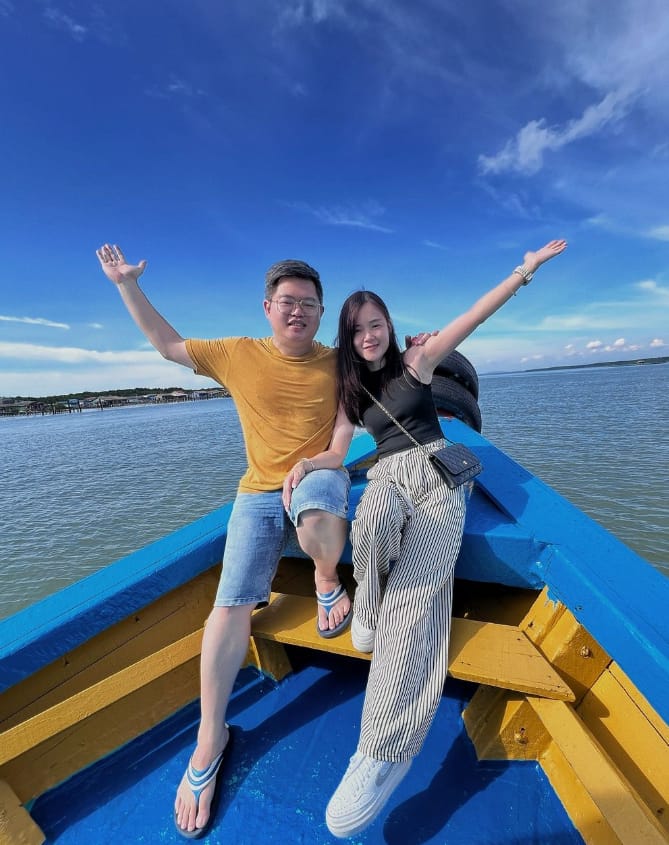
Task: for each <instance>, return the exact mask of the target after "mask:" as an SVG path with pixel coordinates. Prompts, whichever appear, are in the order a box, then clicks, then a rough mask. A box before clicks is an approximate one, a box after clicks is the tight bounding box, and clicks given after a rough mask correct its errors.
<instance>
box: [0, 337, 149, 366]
mask: <svg viewBox="0 0 669 845" xmlns="http://www.w3.org/2000/svg"><path fill="white" fill-rule="evenodd" d="M0 358H7V359H18V360H21V361H26V362H28V361H42V362H46V363H52V364H75V365H77V364H90V363H96V364H126V365H135V366H137V365H142V364H147V363H150V362H152V361H155V360H163V359H162V358H161V356H160V355H159V353H158V352H156V351H155V350H151V351H150V352H149V351H146V352H143V351H138V350H129V351H122V352H112V351H108V352H99V351H97V350H94V349H81V348H78V347H75V346H40V345H38V344H33V343H10V342H7V341H0Z"/></svg>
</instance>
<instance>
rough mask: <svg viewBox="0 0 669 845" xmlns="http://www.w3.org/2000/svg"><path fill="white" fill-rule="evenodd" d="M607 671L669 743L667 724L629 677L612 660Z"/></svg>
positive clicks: (664, 740) (667, 743)
mask: <svg viewBox="0 0 669 845" xmlns="http://www.w3.org/2000/svg"><path fill="white" fill-rule="evenodd" d="M609 671H610V672H611V675H612V676H613V677H614V678H615V679H616V680H617V681H618V683H619V684H620V686H621V688H622V689H624V690H625V692H626V694H627V695H629V697H630V698H631V700H632V701H633V702H634V704H635V705H636V706H637V707H638V708H639V711H640V712H641V713H643V715H644V716H645V717H646V719H648V721H649V722H650V724H651V725H652V726H653V728H654V729H655V730H656V731H657V733H658V735H659V736H660V737H661V738H662V742H664V743H665V745H669V725H668V724H667V723H666V722H665V721H664V719H663V718H662V717H661V716H660V715H659V714H658V713H657V711H656V710H655V709H654V708H653V707H651V705H650V704H649V703H648V699H647V698H646V697H645V696H644V695H642V694H641V693H640V692H639V690H638V688H637V687H636V686H635V684H633V683H632V681H631V680H630V679H629V677H628V676H627V675H626V674H625V673H624V672H623V670H622V669H621V668H620V666H619V665H618V664H617V663H616V662H615V661H613V662H612V663H611V665H610V666H609ZM667 773H668V774H669V769H667Z"/></svg>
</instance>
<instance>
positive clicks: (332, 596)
mask: <svg viewBox="0 0 669 845" xmlns="http://www.w3.org/2000/svg"><path fill="white" fill-rule="evenodd" d="M97 256H98V259H99V260H100V264H101V266H102V269H103V271H104V273H105V275H106V276H107V278H108V279H109V280H110V281H111V282H113V283H114V284H115V285H116V286H117V289H118V291H119V293H120V295H121V298H122V300H123V302H124V304H125V306H126V308H127V309H128V311H129V313H130V315H131V316H132V318H133V319H134V321H135V323H136V324H137V325H138V327H139V328H140V329H141V331H142V332H143V333H144V334H145V336H146V337H147V339H148V340H149V342H150V343H151V344H152V345H153V346H154V347H155V348H156V349H157V350H158V352H160V354H161V355H162V356H163V357H164V358H167V359H168V360H169V361H175V362H176V363H178V364H183V365H184V366H185V367H189V368H190V369H192V370H194V371H195V372H196V373H198V374H201V375H206V376H210V377H212V378H214V379H215V380H217V381H218V382H219V383H221V384H225V386H226V387H227V388H228V390H229V391H230V393H231V395H232V397H233V399H234V401H235V404H236V407H237V411H238V413H239V417H240V422H241V426H242V431H243V434H244V442H245V446H246V452H247V458H248V469H247V471H246V473H245V474H244V476H243V477H242V479H241V481H240V484H239V489H238V492H237V496H236V499H235V504H234V507H233V510H232V514H231V516H230V521H229V524H228V535H227V540H226V546H225V553H224V558H223V570H222V574H221V580H220V583H219V587H218V592H217V595H216V599H215V602H214V607H213V610H212V612H211V615H210V616H209V618H208V620H207V623H206V626H205V631H204V637H203V641H202V656H201V663H200V674H201V677H200V685H201V720H200V727H199V730H198V738H197V745H196V748H195V750H194V752H193V755H192V757H191V760H190V762H189V766H188V769H187V771H186V773H185V774H184V777H183V779H182V781H181V783H180V785H179V788H178V790H177V796H176V800H175V810H174V819H175V824H176V827H177V830H178V831H179V833H181V835H182V836H184V837H186V838H195V837H199V836H202V835H204V833H205V831H206V829H207V828H208V827H209V825H210V823H211V817H210V806H211V801H212V798H213V796H214V791H215V788H216V777H217V774H218V770H219V768H220V765H221V762H222V759H223V753H224V751H225V748H226V746H227V744H228V741H229V730H228V726H227V724H226V722H225V713H226V708H227V705H228V701H229V698H230V694H231V692H232V688H233V684H234V681H235V678H236V676H237V673H238V671H239V668H240V666H241V664H242V661H243V659H244V657H245V655H246V652H247V648H248V640H249V636H250V630H251V613H252V611H253V609H254V608H255V607H256V605H257V604H258V603H260V602H265V601H267V600H268V598H269V593H270V589H271V583H272V579H273V577H274V574H275V572H276V568H277V566H278V562H279V559H280V557H281V554H282V550H283V548H284V547H285V545H286V543H287V542H288V541H289V539H290V537H291V533H292V531H293V530H295V531H296V534H297V539H298V541H299V544H300V546H301V548H302V549H303V551H304V552H305V553H306V554H307V555H308V556H309V557H311V558H312V559H313V560H314V563H315V566H316V591H317V596H318V599H319V611H318V622H317V627H318V631H319V633H320V634H321V636H326V637H327V636H333V635H336V634H338V633H340V632H341V631H343V630H344V629H345V628H346V627H347V626H348V623H349V622H350V618H351V615H352V614H351V602H350V599H349V597H348V595H347V594H346V591H345V589H344V588H343V587H342V585H341V584H340V583H339V579H338V576H337V571H336V566H337V562H338V561H339V558H340V556H341V552H342V550H343V547H344V543H345V541H346V529H347V522H346V516H347V510H348V493H349V488H350V481H349V478H348V473H347V472H346V470H344V469H342V468H341V467H340V468H336V467H333V466H332V462H331V461H329V462H328V460H327V458H324V457H320V461H319V456H321V453H323V452H324V451H325V450H327V449H328V446H329V445H330V444H331V442H332V444H333V445H334V444H335V443H336V438H337V428H336V426H335V419H336V414H337V407H336V394H335V352H334V350H332V349H330V348H328V347H326V346H323V345H322V344H320V343H318V342H316V341H315V340H314V338H315V335H316V332H317V330H318V328H319V325H320V321H321V317H322V314H323V310H324V309H323V290H322V286H321V281H320V277H319V275H318V273H317V271H316V270H314V269H313V267H310V266H309V265H308V264H305V263H304V262H301V261H282V262H279V263H278V264H274V265H272V267H270V268H269V270H268V271H267V274H266V277H265V300H264V303H263V307H264V311H265V316H266V317H267V319H268V321H269V323H270V327H271V330H272V334H271V336H270V337H267V338H249V337H237V338H223V339H218V340H193V339H189V340H185V339H184V338H183V337H181V335H180V334H179V333H178V332H177V331H176V330H175V329H174V328H173V327H172V326H171V325H170V324H169V323H168V322H167V321H166V320H165V319H164V318H163V317H162V316H161V315H160V314H159V313H158V312H157V311H156V309H155V308H154V307H153V306H152V305H151V303H150V302H149V300H148V299H147V298H146V296H145V295H144V293H143V292H142V290H141V289H140V287H139V284H138V280H139V277H140V276H141V275H142V273H143V272H144V269H145V267H146V261H140V262H139V264H136V265H132V264H129V263H128V262H127V261H126V259H125V257H124V255H123V252H122V251H121V249H120V248H119V247H118V246H112V245H110V244H105V245H104V246H102V247H101V248H100V249H99V250H97ZM333 432H334V433H333ZM291 477H294V479H295V481H296V482H297V481H299V484H297V485H296V487H295V490H294V492H293V495H292V497H291V504H290V513H289V514H286V511H285V510H284V505H283V501H282V492H283V486H284V483H286V482H287V483H290V478H291ZM315 503H318V504H317V505H316V504H315ZM293 526H294V527H293Z"/></svg>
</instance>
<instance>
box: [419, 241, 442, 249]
mask: <svg viewBox="0 0 669 845" xmlns="http://www.w3.org/2000/svg"><path fill="white" fill-rule="evenodd" d="M423 246H429V247H430V248H431V249H443V250H447V249H448V247H447V246H444V244H440V243H437V242H436V241H423Z"/></svg>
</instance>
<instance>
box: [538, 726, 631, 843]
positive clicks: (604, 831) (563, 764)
mask: <svg viewBox="0 0 669 845" xmlns="http://www.w3.org/2000/svg"><path fill="white" fill-rule="evenodd" d="M541 768H542V769H543V770H544V773H545V775H546V777H547V778H548V782H549V783H550V785H551V786H552V787H553V790H554V791H555V794H556V795H557V796H558V798H559V799H560V801H561V802H562V804H563V806H564V808H565V810H566V811H567V814H568V816H569V818H570V819H571V820H572V823H573V825H574V827H575V828H576V830H578V832H579V833H580V834H581V836H582V837H583V841H584V842H585V843H586V845H632V843H625V842H621V841H620V837H618V836H617V835H616V833H615V831H614V830H613V828H612V827H611V825H610V824H609V823H608V822H607V820H606V819H605V818H604V816H603V815H602V813H601V811H600V809H599V807H598V806H597V804H595V802H594V801H593V800H592V797H591V796H590V795H589V794H588V793H587V792H586V790H585V789H584V788H583V784H582V783H581V782H580V781H579V780H578V778H577V777H575V776H574V771H573V769H572V767H571V765H570V764H569V761H568V760H567V758H566V757H565V756H564V754H563V753H562V751H560V749H559V747H558V745H557V744H556V743H555V742H550V743H549V745H548V747H547V748H546V750H545V752H544V753H543V754H542V757H541ZM634 845H636V843H634Z"/></svg>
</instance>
